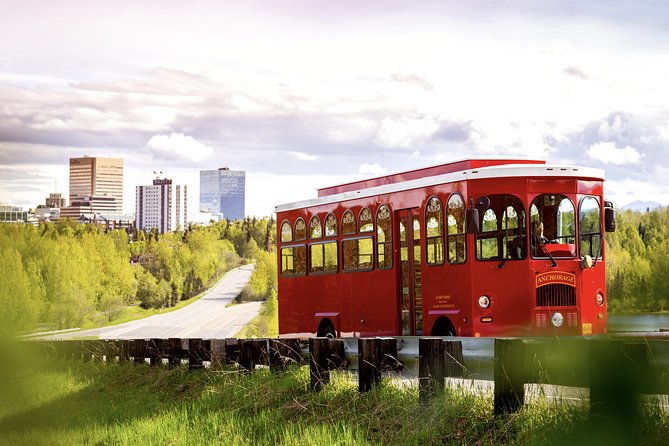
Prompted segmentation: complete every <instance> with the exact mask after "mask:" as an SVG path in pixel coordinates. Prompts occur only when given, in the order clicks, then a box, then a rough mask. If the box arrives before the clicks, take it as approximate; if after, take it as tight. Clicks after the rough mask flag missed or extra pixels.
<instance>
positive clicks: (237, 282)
mask: <svg viewBox="0 0 669 446" xmlns="http://www.w3.org/2000/svg"><path fill="white" fill-rule="evenodd" d="M253 268H254V265H246V266H242V267H241V268H237V269H234V270H232V271H230V272H228V273H227V274H226V275H225V276H223V278H221V280H219V282H218V283H217V284H216V285H214V287H213V288H211V289H210V290H209V291H208V292H207V294H206V295H205V296H203V297H202V298H200V299H199V300H197V301H196V302H193V303H192V304H190V305H187V306H185V307H184V308H181V309H180V310H176V311H172V312H169V313H164V314H157V315H154V316H150V317H147V318H145V319H140V320H137V321H132V322H127V323H125V324H120V325H115V326H113V327H105V328H96V329H93V330H84V331H76V332H70V333H62V334H56V335H53V336H51V337H50V339H68V338H75V337H84V336H86V337H90V336H98V337H99V338H100V339H142V338H144V339H149V338H215V339H222V338H229V337H232V336H234V335H235V333H237V332H238V331H239V330H240V329H241V328H242V327H243V326H244V325H246V324H247V323H248V322H249V321H250V320H251V319H253V317H254V316H256V315H257V314H258V311H259V310H260V302H250V303H245V304H240V305H232V306H229V307H228V304H229V303H230V302H231V301H232V300H233V299H234V298H235V297H236V296H237V295H238V294H239V293H240V292H241V291H242V290H243V289H244V286H245V285H246V283H247V282H248V281H249V278H250V277H251V273H252V272H253Z"/></svg>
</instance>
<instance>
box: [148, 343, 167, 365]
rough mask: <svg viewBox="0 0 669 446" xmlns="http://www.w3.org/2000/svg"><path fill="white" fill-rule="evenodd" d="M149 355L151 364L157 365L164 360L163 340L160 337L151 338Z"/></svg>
mask: <svg viewBox="0 0 669 446" xmlns="http://www.w3.org/2000/svg"><path fill="white" fill-rule="evenodd" d="M146 354H147V356H148V357H149V364H150V365H152V366H154V367H155V366H157V365H160V364H162V362H163V340H162V339H158V338H153V339H151V340H149V345H148V348H147V352H146Z"/></svg>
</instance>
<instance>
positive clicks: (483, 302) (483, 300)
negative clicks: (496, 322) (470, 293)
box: [479, 296, 490, 310]
mask: <svg viewBox="0 0 669 446" xmlns="http://www.w3.org/2000/svg"><path fill="white" fill-rule="evenodd" d="M479 307H481V308H483V309H484V310H485V309H486V308H488V307H490V298H489V297H488V296H481V297H479Z"/></svg>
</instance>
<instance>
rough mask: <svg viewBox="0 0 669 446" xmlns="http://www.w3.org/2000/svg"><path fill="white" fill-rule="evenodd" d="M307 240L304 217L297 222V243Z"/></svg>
mask: <svg viewBox="0 0 669 446" xmlns="http://www.w3.org/2000/svg"><path fill="white" fill-rule="evenodd" d="M306 239H307V225H306V223H304V219H303V218H302V217H300V218H298V219H297V220H296V221H295V241H296V242H297V241H300V240H306Z"/></svg>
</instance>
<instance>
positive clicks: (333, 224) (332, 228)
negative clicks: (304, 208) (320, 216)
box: [325, 214, 337, 237]
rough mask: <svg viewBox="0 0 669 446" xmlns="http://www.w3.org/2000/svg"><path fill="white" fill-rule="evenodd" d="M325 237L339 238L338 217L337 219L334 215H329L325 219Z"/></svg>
mask: <svg viewBox="0 0 669 446" xmlns="http://www.w3.org/2000/svg"><path fill="white" fill-rule="evenodd" d="M325 236H326V237H336V236H337V217H335V216H334V214H328V216H327V217H325Z"/></svg>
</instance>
